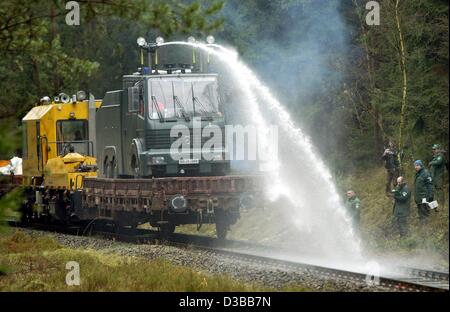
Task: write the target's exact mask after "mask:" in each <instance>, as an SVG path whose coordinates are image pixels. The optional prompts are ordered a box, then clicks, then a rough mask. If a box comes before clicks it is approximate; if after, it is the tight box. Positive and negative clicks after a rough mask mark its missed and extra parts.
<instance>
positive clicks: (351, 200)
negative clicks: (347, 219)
mask: <svg viewBox="0 0 450 312" xmlns="http://www.w3.org/2000/svg"><path fill="white" fill-rule="evenodd" d="M347 210H348V212H349V213H350V215H351V217H352V220H353V228H354V229H355V230H356V231H359V223H360V221H361V201H360V200H359V198H358V197H357V196H356V193H355V192H354V191H353V190H348V191H347Z"/></svg>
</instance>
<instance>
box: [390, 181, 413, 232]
mask: <svg viewBox="0 0 450 312" xmlns="http://www.w3.org/2000/svg"><path fill="white" fill-rule="evenodd" d="M392 196H393V197H394V211H393V212H394V217H395V221H396V224H397V227H398V230H399V232H400V236H401V237H404V236H406V235H407V234H408V216H409V207H410V206H411V192H410V191H409V189H408V186H407V185H406V182H405V180H404V179H403V177H402V176H400V177H398V178H397V186H396V187H395V189H394V190H393V191H392Z"/></svg>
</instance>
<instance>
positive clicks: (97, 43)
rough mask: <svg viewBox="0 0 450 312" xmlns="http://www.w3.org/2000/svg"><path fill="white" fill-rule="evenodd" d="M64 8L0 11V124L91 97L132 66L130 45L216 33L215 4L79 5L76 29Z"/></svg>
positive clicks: (55, 4)
mask: <svg viewBox="0 0 450 312" xmlns="http://www.w3.org/2000/svg"><path fill="white" fill-rule="evenodd" d="M66 2H67V1H62V0H53V1H47V0H38V1H27V0H19V1H12V0H11V1H4V2H3V3H2V5H1V6H0V16H2V19H1V20H0V88H1V89H2V90H3V91H2V94H0V117H2V118H4V117H5V116H15V117H18V118H20V117H22V116H23V115H24V113H25V112H26V111H27V110H29V108H30V107H31V106H32V105H33V104H35V103H36V102H37V101H38V100H39V99H40V98H41V97H42V96H44V95H49V96H54V95H58V94H59V93H60V92H65V93H68V94H73V93H75V92H76V91H77V90H79V89H81V88H85V90H89V91H91V92H93V93H94V94H97V96H99V97H101V96H103V94H104V92H105V91H106V90H109V89H111V88H113V87H116V86H118V85H120V79H121V76H122V75H123V74H127V73H130V72H133V71H135V69H136V67H137V65H138V57H137V52H131V53H130V51H135V50H137V49H136V38H137V37H138V36H139V35H147V36H148V37H149V39H150V38H152V37H153V36H155V37H156V34H158V33H159V34H162V35H164V36H176V35H185V34H187V33H189V34H204V33H209V32H210V31H212V30H214V29H216V28H218V27H220V26H221V24H222V21H221V19H220V18H217V16H216V15H217V13H218V12H219V11H220V9H221V8H222V2H221V1H212V2H210V1H188V2H185V3H182V2H180V1H173V0H171V1H149V0H137V1H126V0H102V1H96V0H84V1H78V2H79V3H80V12H81V18H80V23H81V25H80V26H69V25H66V23H65V15H66V14H67V13H68V11H67V10H66V9H65V4H66Z"/></svg>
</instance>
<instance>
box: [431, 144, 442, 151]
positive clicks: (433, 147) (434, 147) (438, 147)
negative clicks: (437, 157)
mask: <svg viewBox="0 0 450 312" xmlns="http://www.w3.org/2000/svg"><path fill="white" fill-rule="evenodd" d="M440 148H441V146H440V145H439V144H433V146H432V147H431V149H434V150H438V149H440Z"/></svg>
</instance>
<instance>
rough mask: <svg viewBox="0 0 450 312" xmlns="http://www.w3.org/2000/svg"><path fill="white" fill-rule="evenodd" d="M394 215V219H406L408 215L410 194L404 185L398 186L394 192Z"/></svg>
mask: <svg viewBox="0 0 450 312" xmlns="http://www.w3.org/2000/svg"><path fill="white" fill-rule="evenodd" d="M394 199H395V204H394V215H395V216H396V217H406V216H407V215H409V207H410V205H411V192H410V191H409V188H408V186H407V185H406V184H403V185H399V186H397V187H396V188H395V190H394Z"/></svg>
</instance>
